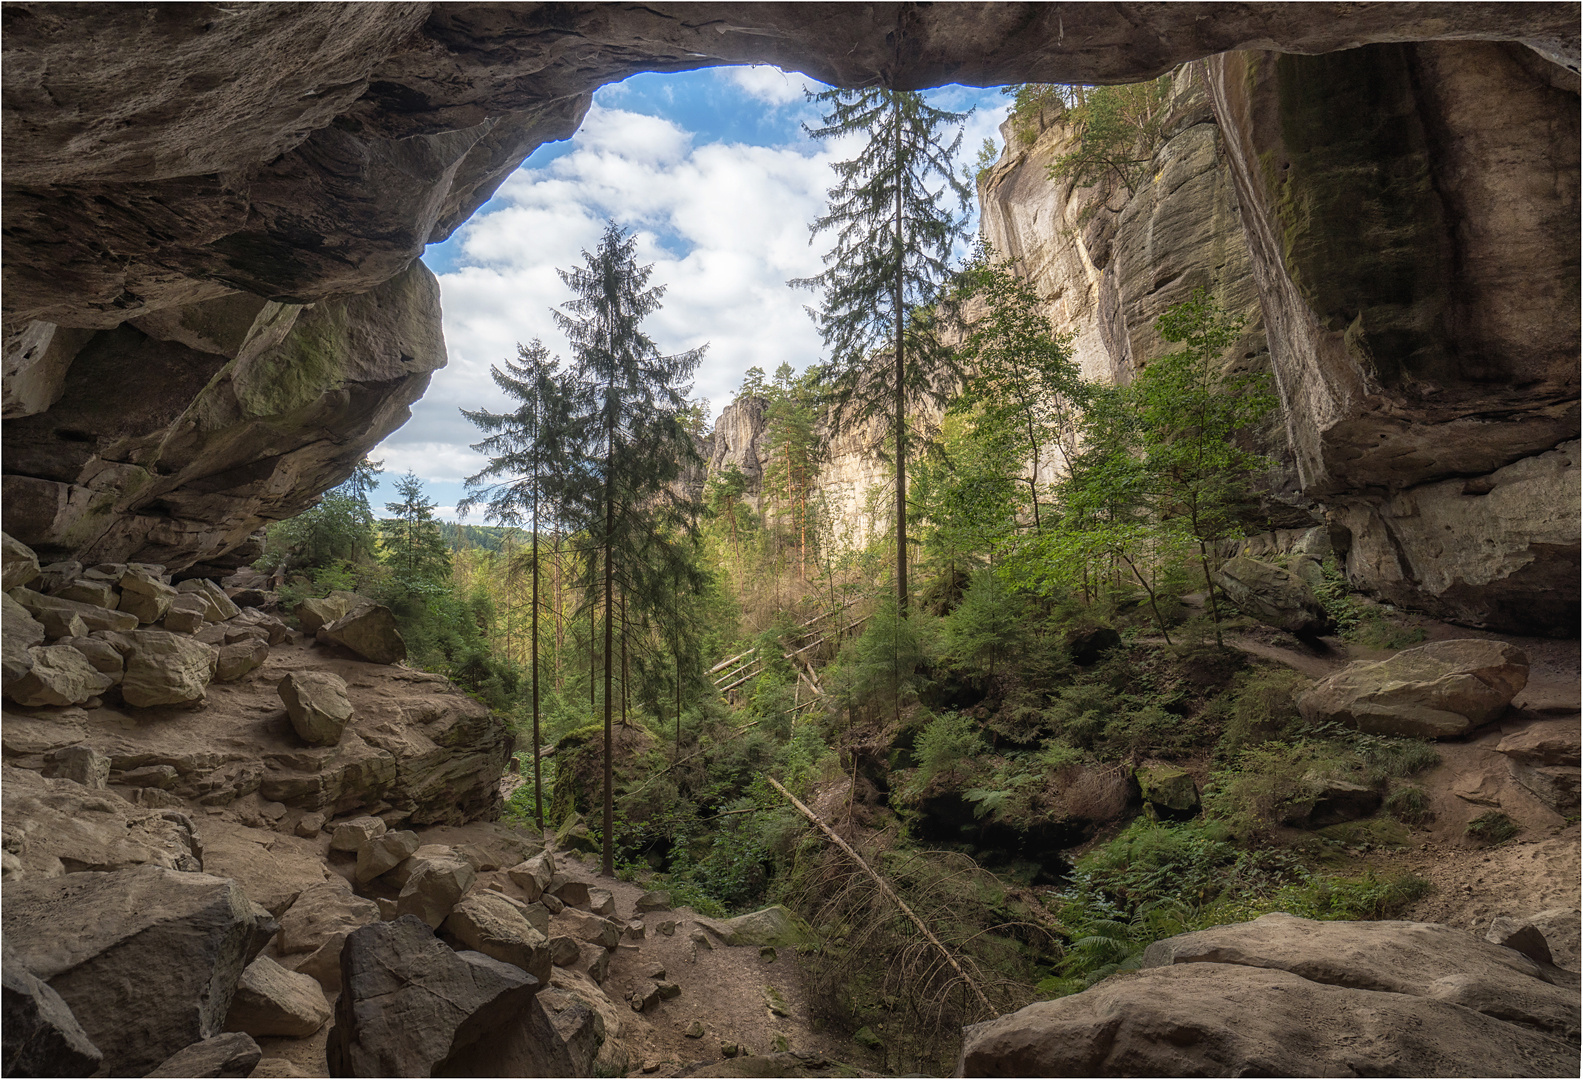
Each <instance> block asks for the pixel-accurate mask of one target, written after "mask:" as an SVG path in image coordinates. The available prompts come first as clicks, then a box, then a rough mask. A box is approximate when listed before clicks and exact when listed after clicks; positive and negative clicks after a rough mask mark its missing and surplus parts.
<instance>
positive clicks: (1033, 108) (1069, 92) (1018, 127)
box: [1000, 83, 1087, 146]
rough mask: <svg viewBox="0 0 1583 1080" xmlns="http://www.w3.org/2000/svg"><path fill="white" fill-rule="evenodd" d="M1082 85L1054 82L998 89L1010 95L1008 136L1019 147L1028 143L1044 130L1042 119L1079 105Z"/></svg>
mask: <svg viewBox="0 0 1583 1080" xmlns="http://www.w3.org/2000/svg"><path fill="white" fill-rule="evenodd" d="M1086 89H1087V88H1086V87H1081V86H1062V85H1060V84H1058V83H1016V84H1014V85H1012V86H1003V87H1001V88H1000V92H1001V93H1002V94H1005V95H1006V96H1007V97H1009V98H1011V99H1012V101H1011V131H1012V136H1013V137H1014V138H1015V139H1016V140H1017V142H1018V143H1019V144H1021V145H1023V146H1032V145H1033V144H1034V142H1035V141H1036V140H1037V139H1038V138H1039V133H1040V132H1041V131H1043V130H1044V127H1043V124H1044V118H1045V116H1047V115H1048V116H1050V117H1051V118H1052V119H1053V118H1054V117H1056V116H1060V115H1064V114H1065V113H1066V111H1067V110H1068V109H1070V108H1072V107H1073V106H1076V105H1079V104H1081V102H1082V101H1083V98H1084V96H1085V90H1086Z"/></svg>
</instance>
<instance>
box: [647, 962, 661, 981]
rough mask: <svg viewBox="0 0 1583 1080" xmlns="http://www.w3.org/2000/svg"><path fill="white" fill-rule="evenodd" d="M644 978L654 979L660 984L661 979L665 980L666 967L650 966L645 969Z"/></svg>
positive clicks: (659, 965)
mask: <svg viewBox="0 0 1583 1080" xmlns="http://www.w3.org/2000/svg"><path fill="white" fill-rule="evenodd" d="M643 977H644V978H645V979H653V980H654V981H655V982H659V981H660V980H661V979H663V978H665V965H664V964H649V965H648V966H647V967H645V968H644V969H643Z"/></svg>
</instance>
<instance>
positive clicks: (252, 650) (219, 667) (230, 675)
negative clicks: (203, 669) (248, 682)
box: [214, 638, 269, 682]
mask: <svg viewBox="0 0 1583 1080" xmlns="http://www.w3.org/2000/svg"><path fill="white" fill-rule="evenodd" d="M267 659H269V645H268V644H267V643H266V642H263V641H260V640H258V639H256V638H252V639H249V640H247V641H239V642H237V643H236V644H234V645H222V646H220V656H219V659H218V661H217V662H216V664H215V668H214V680H215V682H235V681H236V680H237V679H240V678H241V677H242V676H243V675H246V674H247V673H248V672H250V671H252V670H254V669H255V668H257V667H258V666H259V665H260V664H262V663H263V662H264V661H265V660H267Z"/></svg>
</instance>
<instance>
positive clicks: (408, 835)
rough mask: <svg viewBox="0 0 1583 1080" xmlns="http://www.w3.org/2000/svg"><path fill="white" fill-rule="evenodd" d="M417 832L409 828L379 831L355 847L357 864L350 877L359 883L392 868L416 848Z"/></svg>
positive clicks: (418, 844)
mask: <svg viewBox="0 0 1583 1080" xmlns="http://www.w3.org/2000/svg"><path fill="white" fill-rule="evenodd" d="M420 844H421V842H420V841H419V840H418V834H417V833H415V832H413V831H412V830H410V829H402V830H400V831H399V832H387V833H381V834H380V835H378V836H375V837H373V838H372V839H370V840H369V841H368V842H367V843H366V844H364V845H362V846H361V847H359V848H358V849H357V865H356V867H354V868H353V870H352V878H353V880H354V881H356V882H357V883H358V884H359V885H361V884H363V883H365V882H369V881H373V880H374V879H375V878H377V877H379V876H380V875H381V874H384V873H387V872H389V871H391V870H394V869H395V868H396V866H397V864H399V863H400V862H401V861H402V860H404V859H407V858H409V857H410V856H411V855H412V854H413V853H414V852H415V851H417V850H418V848H419V846H420Z"/></svg>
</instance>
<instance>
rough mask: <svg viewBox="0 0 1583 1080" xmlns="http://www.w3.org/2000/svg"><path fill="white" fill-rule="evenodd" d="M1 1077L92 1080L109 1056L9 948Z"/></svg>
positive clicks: (0, 1030)
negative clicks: (87, 1079) (87, 1078)
mask: <svg viewBox="0 0 1583 1080" xmlns="http://www.w3.org/2000/svg"><path fill="white" fill-rule="evenodd" d="M0 986H3V989H0V1040H3V1043H0V1073H4V1074H5V1075H6V1076H91V1075H93V1073H94V1071H95V1070H97V1069H98V1068H99V1063H100V1061H101V1060H103V1058H104V1055H103V1054H101V1053H99V1048H98V1047H96V1046H94V1044H93V1040H91V1039H89V1038H88V1033H87V1032H85V1031H83V1029H82V1025H81V1024H79V1023H77V1018H76V1017H75V1016H73V1015H72V1012H71V1009H69V1008H68V1007H67V1006H66V1003H65V1002H64V1001H62V1000H61V999H60V995H59V994H57V993H56V992H55V991H54V990H52V989H50V986H49V984H48V983H46V982H43V981H41V980H39V979H38V978H36V977H35V976H34V975H33V973H32V972H30V971H28V970H27V969H26V968H25V967H23V966H22V963H21V961H20V960H17V959H16V958H15V957H14V956H13V955H12V952H11V949H10V947H9V946H5V947H4V966H3V969H0Z"/></svg>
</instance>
